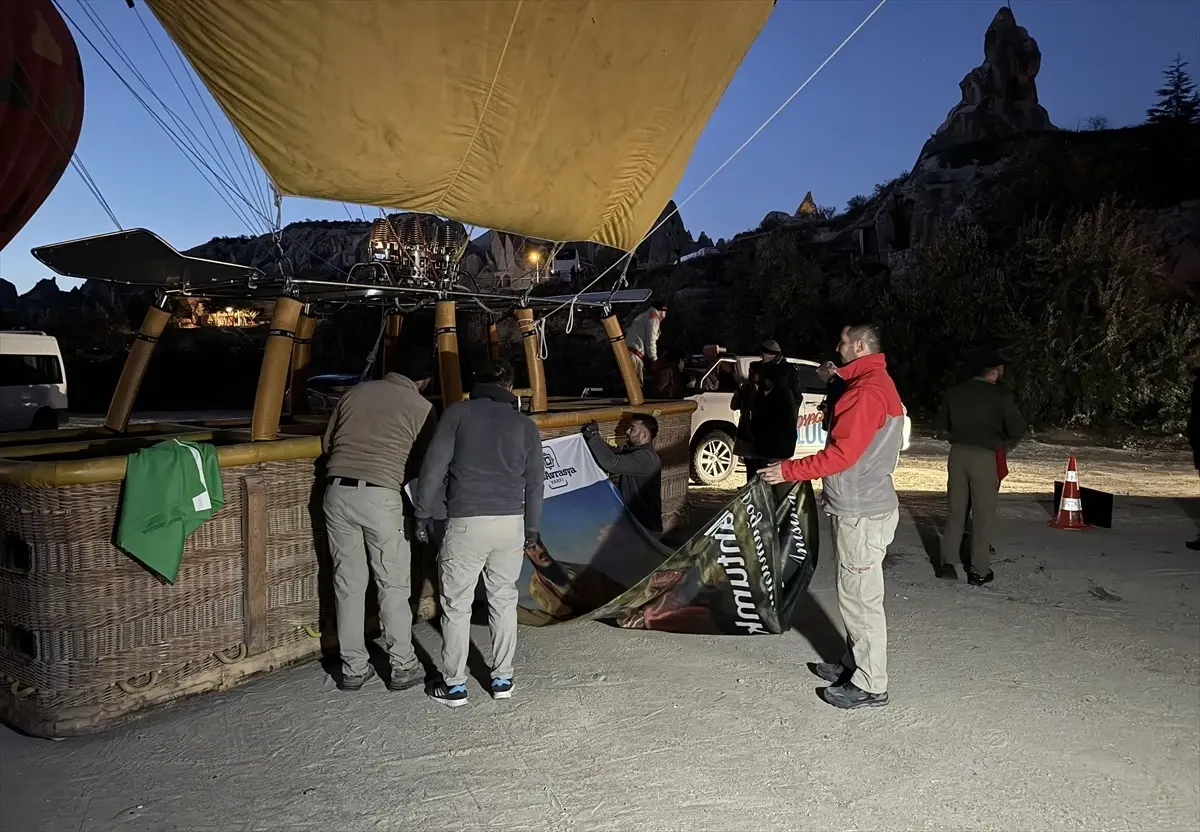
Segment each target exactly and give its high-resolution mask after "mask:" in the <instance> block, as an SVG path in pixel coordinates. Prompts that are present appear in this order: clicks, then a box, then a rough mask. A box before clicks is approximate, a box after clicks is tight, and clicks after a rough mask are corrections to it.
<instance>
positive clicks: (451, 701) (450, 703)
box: [427, 682, 467, 708]
mask: <svg viewBox="0 0 1200 832" xmlns="http://www.w3.org/2000/svg"><path fill="white" fill-rule="evenodd" d="M427 692H428V694H429V698H430V699H432V700H433V701H434V702H441V703H442V704H443V705H445V706H446V707H447V708H457V707H459V706H461V705H465V704H467V686H466V685H447V684H446V683H445V682H439V683H438V684H436V685H434V686H433V687H431V688H430V689H429V690H428V691H427Z"/></svg>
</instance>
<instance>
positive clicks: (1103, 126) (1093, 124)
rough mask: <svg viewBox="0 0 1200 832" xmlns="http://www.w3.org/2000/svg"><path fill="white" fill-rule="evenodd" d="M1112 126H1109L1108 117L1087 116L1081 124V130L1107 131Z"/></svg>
mask: <svg viewBox="0 0 1200 832" xmlns="http://www.w3.org/2000/svg"><path fill="white" fill-rule="evenodd" d="M1111 126H1112V125H1111V124H1109V121H1108V116H1088V117H1087V119H1086V120H1085V121H1084V122H1083V127H1082V128H1080V129H1082V130H1107V129H1109V128H1110V127H1111Z"/></svg>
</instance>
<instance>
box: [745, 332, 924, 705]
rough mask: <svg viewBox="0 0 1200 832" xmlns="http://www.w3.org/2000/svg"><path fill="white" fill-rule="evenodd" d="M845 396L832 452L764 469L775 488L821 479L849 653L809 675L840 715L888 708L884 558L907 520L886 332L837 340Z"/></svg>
mask: <svg viewBox="0 0 1200 832" xmlns="http://www.w3.org/2000/svg"><path fill="white" fill-rule="evenodd" d="M837 351H838V355H839V357H840V358H841V360H842V366H841V367H840V368H838V369H837V371H836V372H837V375H838V376H839V377H840V378H841V379H843V380H844V381H845V382H846V389H845V392H843V393H842V394H841V395H840V396H839V397H838V399H837V402H836V404H835V405H834V408H833V419H832V425H831V427H830V430H829V438H828V440H827V441H826V443H825V448H824V449H823V450H821V451H819V452H817V453H816V454H813V455H812V456H810V457H806V458H804V459H789V460H786V461H784V462H781V463H777V464H775V465H771V466H770V467H768V468H765V469H763V472H762V475H763V479H764V480H766V481H767V482H768V483H770V484H771V485H776V484H778V483H781V482H800V481H802V480H815V479H817V478H818V477H820V478H822V480H823V484H822V492H821V494H822V500H823V502H824V503H825V512H826V513H827V514H829V515H830V518H831V520H832V531H833V549H834V553H835V554H836V556H837V563H838V578H837V589H838V607H839V609H840V610H841V613H842V621H843V622H845V625H846V648H847V649H846V655H845V657H844V658H843V659H842V660H841V661H840V662H838V663H827V662H813V663H810V664H809V666H808V667H809V669H810V670H811V671H812V672H813V673H814V674H816V675H817V676H819V677H820V678H822V679H824V680H825V681H827V682H829V683H830V687H828V688H825V690H824V691H823V692H822V694H821V695H822V698H824V700H825V701H826V702H828V703H829V704H831V705H835V706H837V707H839V708H861V707H864V706H872V707H881V706H883V705H886V704H887V702H888V694H887V685H888V679H887V618H886V617H885V615H884V611H883V594H884V590H883V556H884V555H885V554H887V547H888V545H889V544H890V543H891V542H892V539H893V538H894V537H895V535H896V525H897V523H898V522H899V518H900V507H899V502H898V501H897V499H896V489H895V488H894V487H893V485H892V473H893V472H894V471H895V470H896V463H897V462H898V460H899V458H900V446H901V444H902V442H903V434H904V406H903V405H902V404H901V403H900V395H899V394H898V393H897V392H896V384H895V382H893V381H892V378H891V376H889V375H888V373H887V362H886V360H885V359H884V356H883V353H882V352H880V337H879V327H877V326H875V325H873V324H859V325H855V326H848V327H846V328H845V329H843V330H842V338H841V340H840V341H839V342H838V347H837Z"/></svg>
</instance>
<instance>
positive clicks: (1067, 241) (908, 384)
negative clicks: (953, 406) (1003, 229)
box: [855, 201, 1200, 430]
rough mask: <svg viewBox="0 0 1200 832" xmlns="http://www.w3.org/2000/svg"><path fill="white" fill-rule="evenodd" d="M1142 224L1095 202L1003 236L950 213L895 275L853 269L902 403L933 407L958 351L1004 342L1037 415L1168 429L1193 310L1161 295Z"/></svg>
mask: <svg viewBox="0 0 1200 832" xmlns="http://www.w3.org/2000/svg"><path fill="white" fill-rule="evenodd" d="M1143 222H1144V218H1143V216H1142V214H1141V213H1140V212H1139V211H1137V210H1135V209H1133V208H1131V207H1128V206H1120V205H1116V204H1113V203H1112V202H1107V201H1105V202H1102V203H1101V204H1100V205H1099V206H1098V207H1096V208H1095V209H1093V210H1085V211H1080V212H1077V213H1075V214H1073V215H1071V216H1068V217H1066V218H1065V220H1063V221H1056V220H1055V219H1054V218H1052V217H1042V218H1037V219H1033V220H1029V221H1028V222H1026V223H1025V224H1024V225H1023V226H1021V227H1020V228H1019V229H1018V230H1017V232H1016V234H1015V240H1014V241H1013V242H1012V243H1011V244H1008V245H1003V246H995V245H993V242H994V241H993V240H990V239H989V237H988V235H987V234H986V232H984V231H983V230H982V229H981V228H979V227H977V226H973V225H968V224H965V223H962V222H950V223H948V224H947V225H945V226H944V227H943V228H942V229H941V230H940V231H939V232H938V233H937V234H935V235H934V237H933V238H932V239H931V240H930V241H929V242H928V243H927V244H926V245H924V246H922V247H921V248H920V249H919V250H918V251H917V253H916V255H915V259H914V261H913V263H912V266H911V269H910V271H909V272H908V273H907V274H906V275H905V277H904V278H903V279H900V280H898V279H892V280H887V279H884V280H875V281H870V280H868V279H866V278H859V280H858V281H857V282H856V285H855V288H856V290H857V291H858V292H859V293H860V294H861V295H863V296H865V297H867V298H868V299H869V303H870V309H871V313H872V314H873V316H874V317H875V318H876V320H879V321H881V322H882V323H883V324H884V336H885V341H886V346H885V349H886V351H887V352H888V353H889V355H890V357H891V361H890V364H891V367H892V370H893V374H894V375H895V377H896V381H897V384H898V386H899V387H900V390H901V394H902V395H903V396H904V397H905V400H906V401H907V402H908V403H909V405H910V407H912V406H915V407H916V408H918V409H920V410H925V411H928V410H930V409H932V408H933V407H934V406H936V404H937V401H938V399H939V397H940V395H941V392H942V391H943V390H944V389H945V388H946V387H947V386H949V385H950V384H952V383H953V382H954V381H955V380H957V379H958V378H959V377H960V375H961V369H962V368H961V357H962V356H963V354H964V353H965V352H966V349H967V348H968V347H970V346H974V345H987V346H998V347H1000V348H1002V349H1004V350H1005V351H1006V352H1007V354H1008V358H1009V361H1010V373H1009V379H1010V381H1011V383H1012V384H1013V386H1014V388H1015V390H1016V392H1017V395H1018V398H1019V400H1020V402H1021V404H1022V407H1023V409H1024V410H1025V412H1026V415H1027V416H1028V417H1029V418H1030V419H1031V420H1032V421H1034V422H1035V423H1041V424H1056V425H1067V424H1075V425H1097V424H1100V425H1113V424H1122V425H1133V426H1139V427H1147V428H1156V429H1167V430H1177V429H1178V428H1179V425H1180V424H1182V422H1183V420H1184V418H1185V416H1186V408H1187V397H1188V393H1187V383H1188V381H1187V374H1186V371H1185V369H1184V366H1183V360H1184V356H1183V352H1184V350H1185V349H1186V345H1187V343H1188V342H1189V341H1190V340H1191V339H1192V338H1193V337H1195V336H1196V335H1197V334H1200V315H1198V314H1197V312H1198V310H1197V309H1196V307H1195V305H1194V304H1192V303H1189V302H1185V301H1182V300H1172V299H1171V298H1170V297H1169V296H1168V294H1167V291H1166V288H1165V286H1164V281H1163V276H1162V264H1161V262H1160V260H1159V259H1158V258H1157V257H1156V256H1155V255H1154V253H1153V251H1152V250H1151V248H1150V247H1149V246H1148V245H1147V244H1146V242H1145V241H1144V238H1143V236H1142V234H1141V229H1142V225H1143Z"/></svg>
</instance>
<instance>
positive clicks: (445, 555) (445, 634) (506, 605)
mask: <svg viewBox="0 0 1200 832" xmlns="http://www.w3.org/2000/svg"><path fill="white" fill-rule="evenodd" d="M524 558H525V518H524V517H523V516H521V515H519V514H517V515H512V516H505V517H462V518H459V519H457V520H454V519H452V520H449V521H448V522H447V523H446V537H445V538H444V539H443V540H442V551H441V554H439V555H438V575H439V577H440V579H441V598H442V675H443V676H444V677H445V680H446V685H447V686H449V687H454V686H455V685H462V684H465V683H466V681H467V655H468V653H469V652H470V649H471V605H472V603H473V602H474V601H475V587H476V586H477V585H478V584H479V576H480V574H482V575H483V586H484V589H486V590H487V599H488V629H489V630H490V631H491V635H492V678H493V679H511V678H512V675H513V657H514V655H515V654H516V652H517V598H518V593H517V579H518V578H520V577H521V564H522V563H523V562H524Z"/></svg>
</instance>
